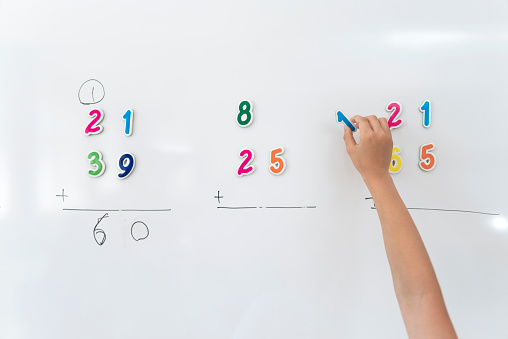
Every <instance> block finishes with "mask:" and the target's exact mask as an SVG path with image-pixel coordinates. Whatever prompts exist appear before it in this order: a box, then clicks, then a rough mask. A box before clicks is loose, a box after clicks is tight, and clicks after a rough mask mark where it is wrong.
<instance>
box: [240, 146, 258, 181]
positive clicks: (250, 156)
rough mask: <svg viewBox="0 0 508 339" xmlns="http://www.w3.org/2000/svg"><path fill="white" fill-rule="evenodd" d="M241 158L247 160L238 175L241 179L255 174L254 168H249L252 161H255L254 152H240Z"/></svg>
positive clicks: (247, 150)
mask: <svg viewBox="0 0 508 339" xmlns="http://www.w3.org/2000/svg"><path fill="white" fill-rule="evenodd" d="M240 158H245V159H244V160H243V162H242V164H241V165H240V168H239V169H238V172H237V173H236V174H237V175H238V176H239V177H241V176H244V175H248V174H251V173H252V172H254V166H249V165H250V163H251V162H252V160H254V152H252V150H250V149H248V148H247V149H244V150H243V151H241V152H240Z"/></svg>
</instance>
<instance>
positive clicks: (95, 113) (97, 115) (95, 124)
mask: <svg viewBox="0 0 508 339" xmlns="http://www.w3.org/2000/svg"><path fill="white" fill-rule="evenodd" d="M88 115H89V116H91V117H93V119H92V121H91V122H90V123H89V124H88V126H86V128H85V134H86V135H92V134H99V133H100V132H102V130H103V128H102V126H101V125H99V123H100V122H101V121H102V118H104V114H103V113H102V111H101V110H100V109H94V110H92V111H90V113H88Z"/></svg>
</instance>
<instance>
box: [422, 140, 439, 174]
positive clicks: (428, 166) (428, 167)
mask: <svg viewBox="0 0 508 339" xmlns="http://www.w3.org/2000/svg"><path fill="white" fill-rule="evenodd" d="M434 147H435V145H434V143H432V142H431V143H428V144H425V145H422V146H421V147H420V160H421V161H420V162H419V165H420V168H421V169H422V170H424V171H432V170H433V169H434V167H436V156H435V155H434V154H432V153H430V151H432V150H433V149H434Z"/></svg>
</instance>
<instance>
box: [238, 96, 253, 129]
mask: <svg viewBox="0 0 508 339" xmlns="http://www.w3.org/2000/svg"><path fill="white" fill-rule="evenodd" d="M251 108H252V105H251V103H250V102H249V101H247V100H245V101H242V102H241V103H240V107H239V109H240V112H239V113H238V116H237V117H236V121H237V122H238V125H240V126H241V127H247V126H249V125H250V124H251V123H252V118H253V117H252V112H251V111H250V110H251Z"/></svg>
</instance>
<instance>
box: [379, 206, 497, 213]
mask: <svg viewBox="0 0 508 339" xmlns="http://www.w3.org/2000/svg"><path fill="white" fill-rule="evenodd" d="M370 209H372V210H375V209H377V208H375V207H371V208H370ZM407 209H408V210H421V211H440V212H461V213H475V214H483V215H501V214H499V213H487V212H476V211H465V210H446V209H441V208H423V207H407Z"/></svg>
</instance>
